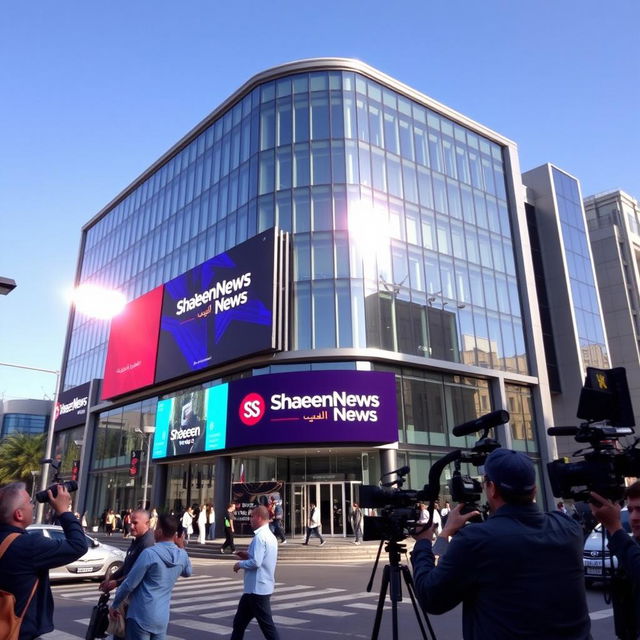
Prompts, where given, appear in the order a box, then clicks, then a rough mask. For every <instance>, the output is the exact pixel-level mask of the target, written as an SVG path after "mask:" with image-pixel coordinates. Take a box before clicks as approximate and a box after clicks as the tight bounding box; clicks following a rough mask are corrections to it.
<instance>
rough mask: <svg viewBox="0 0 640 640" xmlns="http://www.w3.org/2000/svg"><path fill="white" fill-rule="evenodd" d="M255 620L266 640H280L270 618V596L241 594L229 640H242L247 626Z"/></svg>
mask: <svg viewBox="0 0 640 640" xmlns="http://www.w3.org/2000/svg"><path fill="white" fill-rule="evenodd" d="M253 618H255V619H256V620H257V621H258V625H259V627H260V630H261V631H262V633H263V635H264V637H265V638H266V639H267V640H280V635H279V634H278V630H277V629H276V626H275V624H273V618H272V617H271V596H270V595H269V596H260V595H258V594H257V593H243V594H242V597H241V598H240V602H239V603H238V610H237V611H236V615H235V617H234V618H233V632H232V634H231V640H242V638H244V632H245V629H246V628H247V625H248V624H249V623H250V622H251V620H253Z"/></svg>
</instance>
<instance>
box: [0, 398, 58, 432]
mask: <svg viewBox="0 0 640 640" xmlns="http://www.w3.org/2000/svg"><path fill="white" fill-rule="evenodd" d="M52 406H53V403H52V402H51V400H26V399H24V400H23V399H15V400H0V425H1V426H2V429H1V430H0V439H1V438H5V437H6V436H9V435H11V434H12V433H26V434H30V435H38V434H41V433H45V432H46V431H47V427H48V426H49V419H50V416H51V407H52Z"/></svg>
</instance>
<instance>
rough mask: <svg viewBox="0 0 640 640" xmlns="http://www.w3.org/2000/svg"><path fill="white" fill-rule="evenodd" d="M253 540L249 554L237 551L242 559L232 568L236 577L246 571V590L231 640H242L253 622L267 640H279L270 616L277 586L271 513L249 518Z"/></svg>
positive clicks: (262, 511)
mask: <svg viewBox="0 0 640 640" xmlns="http://www.w3.org/2000/svg"><path fill="white" fill-rule="evenodd" d="M250 522H251V528H252V529H253V532H254V534H255V535H254V538H253V540H252V541H251V544H250V545H249V549H248V550H247V551H238V552H237V553H236V555H237V556H238V557H239V558H240V561H239V562H236V563H235V565H234V566H233V570H234V571H235V572H236V573H237V572H238V571H240V569H242V570H243V571H244V590H243V593H242V597H241V598H240V602H239V603H238V610H237V611H236V615H235V617H234V618H233V631H232V633H231V640H242V638H243V637H244V632H245V629H246V628H247V625H248V624H249V622H251V620H253V618H255V619H256V620H257V622H258V625H259V627H260V630H261V631H262V633H263V635H264V637H265V638H267V640H279V638H280V636H279V634H278V630H277V629H276V626H275V624H274V623H273V617H272V615H271V594H272V593H273V589H274V585H275V570H276V562H277V561H278V542H277V541H276V538H275V536H274V535H273V533H271V531H270V529H269V511H268V510H267V508H266V507H264V506H260V507H255V509H253V511H251V516H250Z"/></svg>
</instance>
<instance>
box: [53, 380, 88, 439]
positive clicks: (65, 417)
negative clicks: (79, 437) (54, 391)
mask: <svg viewBox="0 0 640 640" xmlns="http://www.w3.org/2000/svg"><path fill="white" fill-rule="evenodd" d="M90 389H91V383H90V382H85V384H81V385H79V386H77V387H73V388H72V389H67V391H63V392H62V393H60V394H59V395H58V400H57V402H56V407H55V421H54V424H55V429H56V430H59V429H67V428H69V427H76V426H78V425H81V424H84V422H85V420H86V419H87V411H88V409H89V391H90Z"/></svg>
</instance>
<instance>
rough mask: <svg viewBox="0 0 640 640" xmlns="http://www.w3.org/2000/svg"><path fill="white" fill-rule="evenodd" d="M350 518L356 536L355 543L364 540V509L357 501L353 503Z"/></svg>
mask: <svg viewBox="0 0 640 640" xmlns="http://www.w3.org/2000/svg"><path fill="white" fill-rule="evenodd" d="M350 518H351V528H352V529H353V535H354V536H355V538H356V539H355V540H354V542H353V544H360V543H361V542H362V509H360V505H359V504H358V503H357V502H354V503H352V504H351V514H350Z"/></svg>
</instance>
